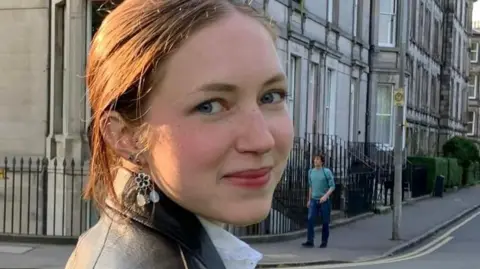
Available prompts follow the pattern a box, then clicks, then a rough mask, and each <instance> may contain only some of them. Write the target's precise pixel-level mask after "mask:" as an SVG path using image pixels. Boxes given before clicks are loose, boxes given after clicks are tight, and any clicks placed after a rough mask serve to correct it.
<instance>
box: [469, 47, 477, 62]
mask: <svg viewBox="0 0 480 269" xmlns="http://www.w3.org/2000/svg"><path fill="white" fill-rule="evenodd" d="M473 46H474V47H475V49H474V48H473ZM472 54H475V57H474V59H472ZM470 62H471V63H478V42H472V45H471V46H470Z"/></svg>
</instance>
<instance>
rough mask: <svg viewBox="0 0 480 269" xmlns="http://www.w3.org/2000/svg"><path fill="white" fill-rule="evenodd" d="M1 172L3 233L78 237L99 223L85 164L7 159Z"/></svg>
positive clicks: (1, 231) (0, 166)
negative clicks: (86, 189)
mask: <svg viewBox="0 0 480 269" xmlns="http://www.w3.org/2000/svg"><path fill="white" fill-rule="evenodd" d="M0 171H1V172H0V233H3V234H18V235H48V236H72V237H75V236H78V235H80V234H81V233H82V232H83V231H85V230H86V229H87V228H89V227H90V226H91V225H92V223H94V222H95V221H96V219H92V217H91V216H92V215H93V213H92V212H93V209H92V206H91V204H90V202H88V201H84V200H83V199H82V190H83V185H84V183H85V182H86V179H87V175H86V173H84V171H85V169H84V165H83V164H80V163H75V162H74V161H71V162H67V161H63V162H58V161H57V160H54V161H49V160H47V159H35V160H34V159H23V158H19V159H17V158H11V159H7V158H5V159H4V161H3V164H0Z"/></svg>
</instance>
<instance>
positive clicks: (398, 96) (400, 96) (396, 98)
mask: <svg viewBox="0 0 480 269" xmlns="http://www.w3.org/2000/svg"><path fill="white" fill-rule="evenodd" d="M393 102H394V103H395V105H396V106H403V105H404V104H405V93H404V91H403V88H398V89H397V90H395V91H393Z"/></svg>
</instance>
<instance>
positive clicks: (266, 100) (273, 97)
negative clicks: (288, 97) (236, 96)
mask: <svg viewBox="0 0 480 269" xmlns="http://www.w3.org/2000/svg"><path fill="white" fill-rule="evenodd" d="M283 100H285V93H283V92H269V93H266V94H264V95H263V96H262V98H261V99H260V102H261V103H262V104H276V103H279V102H282V101H283Z"/></svg>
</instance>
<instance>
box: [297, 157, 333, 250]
mask: <svg viewBox="0 0 480 269" xmlns="http://www.w3.org/2000/svg"><path fill="white" fill-rule="evenodd" d="M313 161H314V168H312V169H310V170H309V171H308V183H309V189H308V202H307V208H308V227H307V242H305V243H303V244H302V245H303V246H304V247H313V246H314V237H315V230H314V228H315V222H316V218H317V216H318V215H320V217H321V218H322V243H321V244H320V248H326V247H327V244H328V237H329V235H330V227H329V225H330V213H331V201H330V195H331V194H332V193H333V191H334V190H335V180H334V178H333V173H332V171H331V170H330V169H328V168H325V167H323V164H324V162H325V157H324V156H323V155H317V156H315V157H314V160H313Z"/></svg>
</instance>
